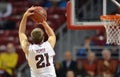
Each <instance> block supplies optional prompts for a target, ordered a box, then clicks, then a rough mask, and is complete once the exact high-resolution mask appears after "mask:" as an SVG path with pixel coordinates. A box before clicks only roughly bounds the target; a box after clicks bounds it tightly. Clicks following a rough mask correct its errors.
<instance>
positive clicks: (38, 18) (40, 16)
mask: <svg viewBox="0 0 120 77" xmlns="http://www.w3.org/2000/svg"><path fill="white" fill-rule="evenodd" d="M30 18H31V19H32V20H33V21H34V22H35V23H42V22H43V20H46V19H47V12H46V10H45V9H44V8H42V7H40V6H37V7H36V9H35V10H34V14H33V15H31V16H30Z"/></svg>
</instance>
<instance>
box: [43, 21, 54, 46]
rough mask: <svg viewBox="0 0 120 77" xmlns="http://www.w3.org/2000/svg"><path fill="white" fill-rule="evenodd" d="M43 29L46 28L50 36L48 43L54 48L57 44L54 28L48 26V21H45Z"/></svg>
mask: <svg viewBox="0 0 120 77" xmlns="http://www.w3.org/2000/svg"><path fill="white" fill-rule="evenodd" d="M42 25H43V27H44V28H45V31H46V33H47V35H48V42H49V43H50V44H51V46H52V47H53V48H54V46H55V43H56V36H55V33H54V31H53V30H52V28H51V27H50V26H49V25H48V24H47V22H46V21H43V23H42Z"/></svg>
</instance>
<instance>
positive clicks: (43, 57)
mask: <svg viewBox="0 0 120 77" xmlns="http://www.w3.org/2000/svg"><path fill="white" fill-rule="evenodd" d="M35 60H36V61H38V62H37V63H36V66H37V68H43V67H48V66H50V62H49V55H48V53H45V54H44V55H42V54H40V55H36V56H35ZM44 61H46V62H44Z"/></svg>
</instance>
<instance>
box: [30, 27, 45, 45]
mask: <svg viewBox="0 0 120 77" xmlns="http://www.w3.org/2000/svg"><path fill="white" fill-rule="evenodd" d="M31 38H32V41H33V42H34V43H41V42H42V41H43V39H44V32H43V30H42V29H40V28H35V29H33V30H32V32H31Z"/></svg>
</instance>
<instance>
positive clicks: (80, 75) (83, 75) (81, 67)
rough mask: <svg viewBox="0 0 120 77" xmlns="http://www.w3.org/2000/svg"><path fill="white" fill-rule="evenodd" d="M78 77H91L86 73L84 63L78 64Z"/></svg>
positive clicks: (76, 73) (76, 72)
mask: <svg viewBox="0 0 120 77" xmlns="http://www.w3.org/2000/svg"><path fill="white" fill-rule="evenodd" d="M75 75H76V77H89V75H88V73H87V72H86V70H85V68H84V65H83V64H82V62H80V61H79V62H78V63H77V69H76V71H75Z"/></svg>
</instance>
